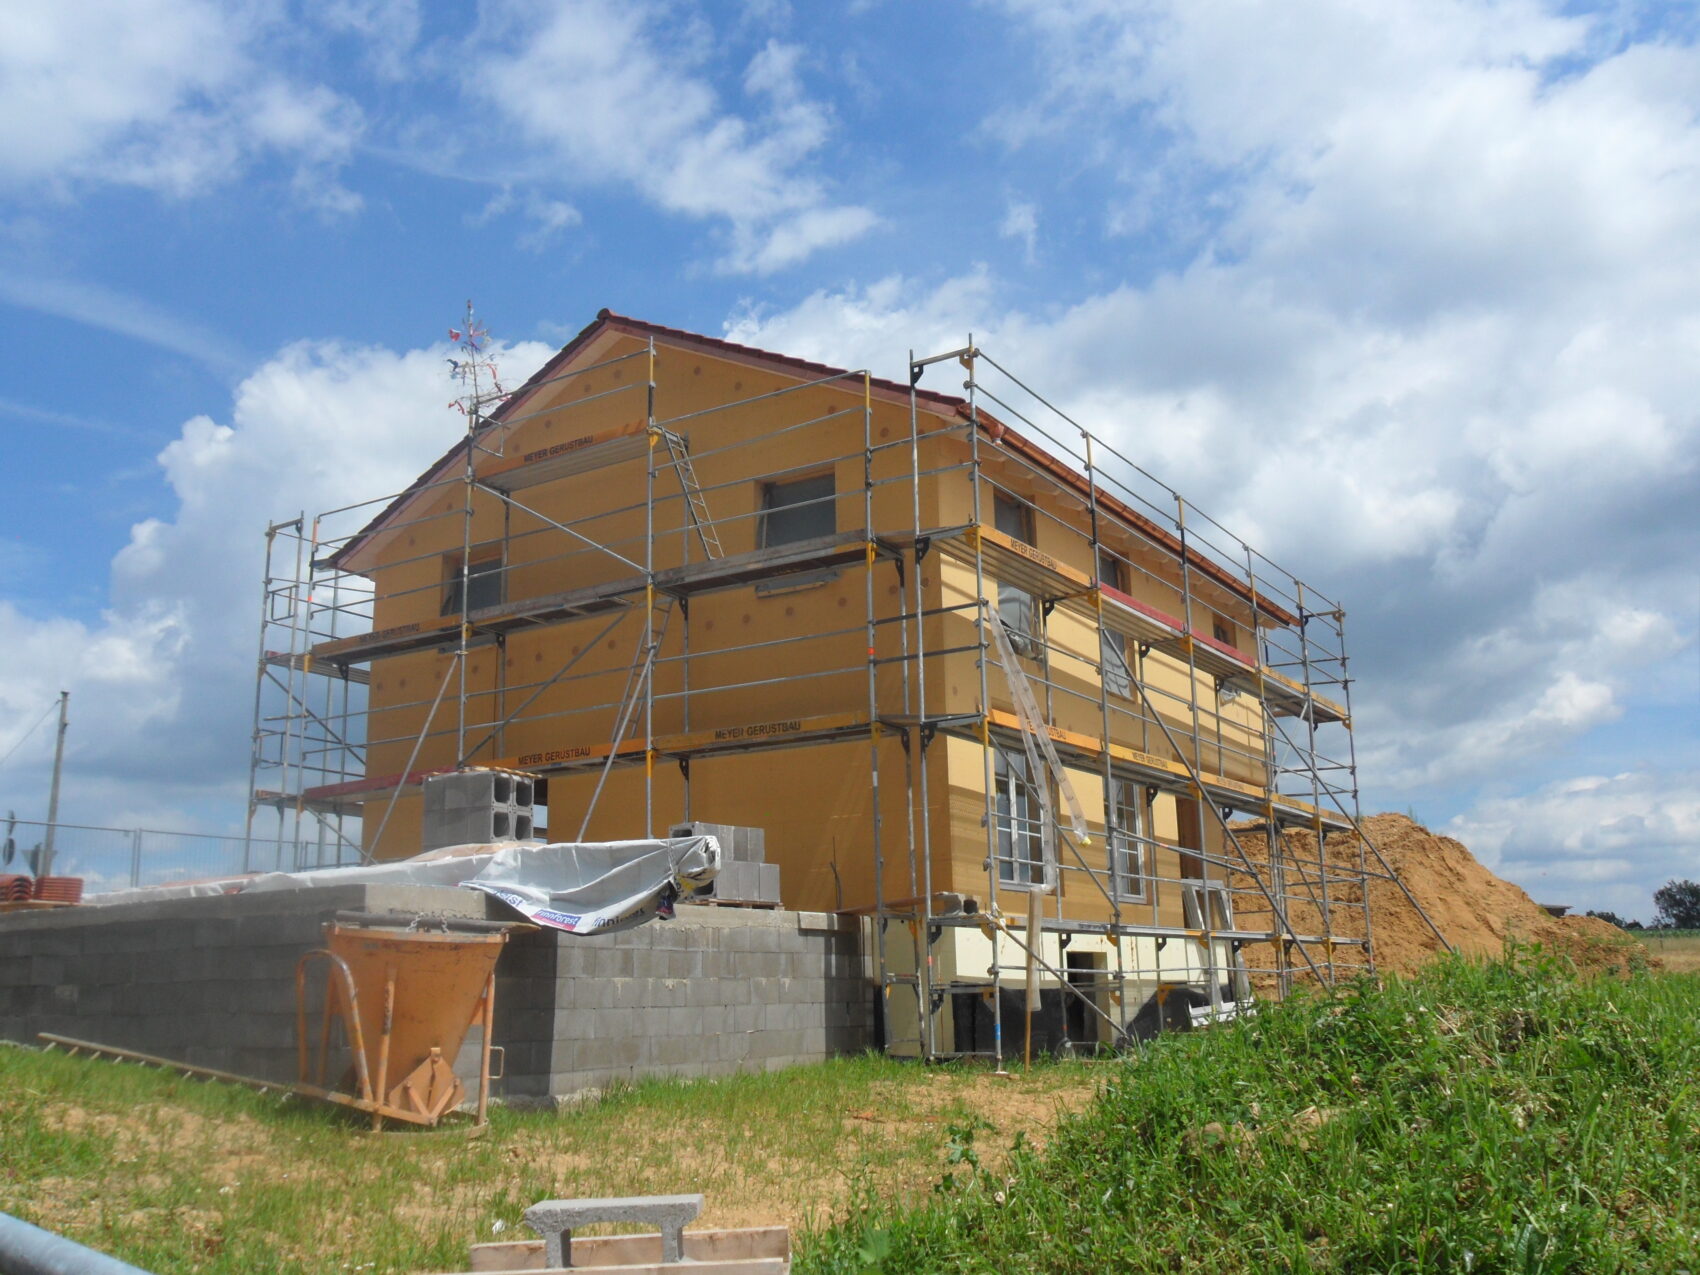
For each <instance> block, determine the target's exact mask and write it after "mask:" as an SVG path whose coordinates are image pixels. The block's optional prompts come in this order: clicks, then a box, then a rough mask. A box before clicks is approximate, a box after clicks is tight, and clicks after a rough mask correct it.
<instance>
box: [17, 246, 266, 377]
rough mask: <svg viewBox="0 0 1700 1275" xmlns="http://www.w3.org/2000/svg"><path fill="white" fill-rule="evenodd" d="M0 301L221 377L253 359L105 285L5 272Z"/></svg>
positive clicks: (189, 323) (23, 271)
mask: <svg viewBox="0 0 1700 1275" xmlns="http://www.w3.org/2000/svg"><path fill="white" fill-rule="evenodd" d="M0 300H5V301H7V302H9V303H10V304H12V305H15V306H18V307H19V308H20V309H25V310H33V311H36V312H37V313H40V314H52V315H57V316H59V317H60V318H65V319H74V320H76V321H77V322H78V323H86V324H88V325H89V326H90V327H94V328H100V329H102V330H104V331H107V332H115V333H117V334H118V335H120V336H127V337H131V338H133V339H134V340H137V341H141V342H144V343H146V344H148V345H152V346H155V347H157V348H159V349H162V350H170V351H171V352H172V353H174V354H181V355H183V356H185V357H186V358H190V359H194V360H195V361H196V362H198V363H202V364H205V365H206V366H207V367H208V368H211V369H212V370H213V371H214V372H216V373H218V374H219V375H221V376H234V375H235V373H236V372H237V371H238V370H239V369H240V368H242V367H244V366H247V365H248V362H249V360H248V359H247V358H246V357H245V355H244V354H243V352H242V351H241V350H240V349H238V348H237V347H236V346H235V344H234V343H232V342H231V341H230V340H229V339H228V338H227V337H225V336H222V335H220V334H219V333H216V332H211V331H208V330H207V329H205V328H203V327H201V326H200V325H199V324H197V323H194V322H192V321H190V320H186V319H181V318H179V317H177V316H176V315H174V314H171V313H169V312H168V311H165V310H162V309H161V308H160V307H159V306H157V305H155V304H154V303H153V302H151V301H148V300H145V299H143V298H141V297H136V296H132V295H130V294H128V293H125V292H120V291H117V290H116V289H113V288H108V287H104V286H102V285H100V284H95V283H85V282H82V281H80V280H75V279H65V278H55V277H51V276H46V275H42V274H39V273H36V272H33V271H30V270H28V269H27V268H23V269H19V268H13V269H9V270H0Z"/></svg>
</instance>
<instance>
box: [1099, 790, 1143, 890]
mask: <svg viewBox="0 0 1700 1275" xmlns="http://www.w3.org/2000/svg"><path fill="white" fill-rule="evenodd" d="M1110 797H1111V803H1112V804H1111V819H1112V822H1111V825H1110V835H1109V838H1108V840H1109V843H1110V876H1111V879H1112V880H1113V881H1114V883H1115V886H1114V888H1115V892H1116V897H1117V898H1122V899H1143V898H1144V897H1145V843H1144V842H1143V841H1142V840H1141V839H1140V838H1141V837H1142V835H1143V833H1144V828H1145V790H1144V789H1143V788H1142V787H1141V786H1140V785H1139V784H1136V783H1135V782H1134V781H1133V780H1131V779H1117V780H1115V781H1114V782H1113V786H1112V788H1111V790H1110Z"/></svg>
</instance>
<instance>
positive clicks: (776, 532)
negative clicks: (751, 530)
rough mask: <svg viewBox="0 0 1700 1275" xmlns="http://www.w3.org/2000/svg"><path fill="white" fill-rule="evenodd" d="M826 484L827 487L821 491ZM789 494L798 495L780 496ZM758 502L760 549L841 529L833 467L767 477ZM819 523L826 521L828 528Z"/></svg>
mask: <svg viewBox="0 0 1700 1275" xmlns="http://www.w3.org/2000/svg"><path fill="white" fill-rule="evenodd" d="M823 484H824V486H825V490H821V487H822V485H823ZM785 494H790V495H792V496H793V497H794V498H792V499H786V500H779V499H777V497H779V496H781V495H785ZM756 503H757V506H758V511H757V517H756V547H757V548H758V549H776V548H778V547H779V546H780V545H790V544H798V543H800V542H802V541H805V540H816V539H819V538H820V537H822V536H830V535H835V534H836V533H837V531H838V475H837V473H836V472H835V471H833V470H831V469H827V470H822V471H821V472H819V473H814V474H800V475H797V476H795V477H790V478H775V479H766V480H763V481H762V482H761V483H760V484H759V486H758V488H757V498H756ZM816 523H822V524H824V530H823V529H822V528H821V527H819V526H816V525H815V524H816Z"/></svg>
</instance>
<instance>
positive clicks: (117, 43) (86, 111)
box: [0, 0, 362, 211]
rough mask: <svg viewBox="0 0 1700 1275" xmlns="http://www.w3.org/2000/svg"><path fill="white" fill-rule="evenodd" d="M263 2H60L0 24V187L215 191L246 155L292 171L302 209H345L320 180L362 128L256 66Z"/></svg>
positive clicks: (352, 110) (268, 21)
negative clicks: (0, 34)
mask: <svg viewBox="0 0 1700 1275" xmlns="http://www.w3.org/2000/svg"><path fill="white" fill-rule="evenodd" d="M275 21H276V18H275V17H274V16H272V15H270V14H268V13H267V12H266V10H265V7H264V6H237V7H232V6H228V5H218V4H213V3H209V2H207V0H70V2H68V3H63V4H52V5H34V6H27V7H25V8H22V9H19V10H18V11H17V12H15V13H10V14H8V16H7V27H6V39H5V40H4V41H3V42H0V113H3V114H4V117H5V118H6V119H8V120H11V121H13V125H14V126H13V127H10V128H8V129H6V130H5V133H4V135H3V136H0V185H9V186H44V185H45V186H47V187H49V188H60V189H72V188H75V187H76V186H77V185H78V184H80V183H90V182H96V183H98V182H113V183H119V184H126V185H135V186H142V187H147V188H150V189H154V190H159V191H163V192H166V193H170V194H174V195H188V194H194V193H197V192H199V191H201V190H204V189H206V188H208V187H209V186H212V185H215V184H219V183H222V182H225V181H228V180H229V179H230V178H231V177H232V176H233V175H234V174H235V173H236V172H237V171H239V170H240V169H241V168H242V166H243V165H244V163H245V162H246V161H247V160H249V159H251V158H253V157H254V156H256V155H259V154H264V153H271V154H277V155H281V156H284V157H285V158H287V159H289V160H291V161H292V162H294V163H296V164H297V165H299V168H298V171H297V175H296V179H295V185H296V188H297V189H298V190H300V191H303V192H305V193H306V195H307V196H308V197H309V198H310V199H311V201H312V202H314V203H316V204H318V205H319V206H321V207H326V208H329V209H331V210H333V211H340V210H345V209H346V208H347V207H348V206H349V204H350V202H351V197H350V196H349V195H348V194H347V192H339V191H338V189H337V188H336V187H335V183H334V181H333V180H331V178H330V177H329V173H330V172H331V171H332V170H333V169H334V167H335V166H336V165H338V164H340V163H341V162H342V161H343V160H344V159H345V158H346V155H347V152H348V149H349V147H350V146H351V144H352V142H353V139H354V138H355V137H356V136H357V135H358V134H359V132H360V130H361V127H362V121H361V117H360V112H359V111H358V109H357V108H356V107H355V106H354V105H353V104H352V103H351V102H349V101H348V100H347V99H345V98H343V97H341V96H339V95H337V94H334V93H332V92H331V91H330V90H329V89H327V88H325V87H323V86H321V85H315V84H310V83H308V84H304V83H297V82H295V81H292V80H290V79H289V78H287V77H285V76H283V75H281V74H279V73H278V72H276V71H274V70H272V69H270V68H269V67H268V66H267V65H266V64H265V60H264V58H263V56H262V47H261V46H262V44H263V41H264V40H265V38H266V37H267V36H268V35H269V34H270V33H271V32H272V30H273V24H274V22H275Z"/></svg>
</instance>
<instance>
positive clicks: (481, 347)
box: [448, 301, 507, 416]
mask: <svg viewBox="0 0 1700 1275" xmlns="http://www.w3.org/2000/svg"><path fill="white" fill-rule="evenodd" d="M449 340H451V341H453V342H454V344H455V347H456V353H457V354H459V355H460V357H459V358H451V359H449V360H448V365H449V375H450V376H452V377H454V379H455V380H457V381H459V382H460V383H461V385H462V386H463V387H464V392H463V393H462V394H461V396H460V397H459V398H456V399H454V400H453V401H451V402H450V403H449V406H450V407H452V408H454V409H455V410H456V411H457V412H459V413H460V414H461V415H463V416H465V415H467V414H469V413H472V412H476V411H477V410H478V405H479V401H480V399H482V397H483V396H484V378H485V377H486V376H487V377H489V380H490V385H491V386H493V387H494V389H493V392H494V393H496V394H505V393H506V392H507V391H506V390H504V389H503V388H502V382H501V378H500V377H499V376H498V375H497V372H496V361H495V360H494V359H493V358H491V357H490V354H489V346H490V329H489V328H487V327H485V326H484V325H483V324H482V323H480V322H479V321H478V319H477V318H476V317H475V316H474V315H473V313H472V302H470V301H468V302H467V303H466V319H465V320H464V321H463V322H462V324H461V326H460V327H458V328H450V329H449Z"/></svg>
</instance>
